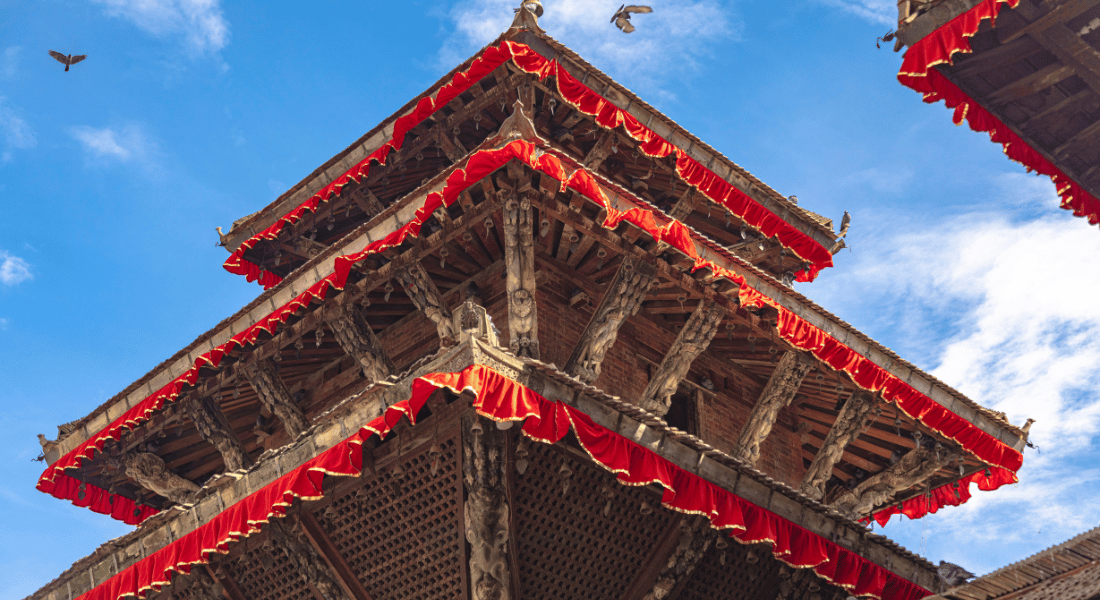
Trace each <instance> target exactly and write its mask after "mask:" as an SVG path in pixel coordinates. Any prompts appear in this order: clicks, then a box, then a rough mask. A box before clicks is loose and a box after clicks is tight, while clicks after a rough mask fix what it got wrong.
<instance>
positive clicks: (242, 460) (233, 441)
mask: <svg viewBox="0 0 1100 600" xmlns="http://www.w3.org/2000/svg"><path fill="white" fill-rule="evenodd" d="M181 405H182V407H183V411H184V412H185V413H186V414H187V417H188V418H189V419H191V422H192V423H194V424H195V428H196V429H198V430H199V435H200V436H201V437H202V439H204V440H206V441H207V442H209V443H210V444H211V445H213V446H214V447H215V448H217V450H218V453H219V454H221V455H222V461H223V462H224V463H225V470H226V471H239V470H241V469H245V468H248V467H250V466H252V459H251V458H249V457H248V453H247V452H245V450H244V444H242V443H241V440H240V439H239V438H238V437H237V435H236V434H235V433H233V428H232V427H230V426H229V419H227V418H226V417H225V413H223V412H222V409H221V405H219V404H218V402H217V401H215V400H214V399H213V398H212V397H209V396H207V397H205V398H200V397H199V396H198V395H196V394H191V395H190V396H188V397H187V398H186V399H185V400H184V401H183V402H182V403H181Z"/></svg>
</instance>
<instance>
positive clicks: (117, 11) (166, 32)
mask: <svg viewBox="0 0 1100 600" xmlns="http://www.w3.org/2000/svg"><path fill="white" fill-rule="evenodd" d="M93 1H94V2H95V3H96V4H100V5H102V6H103V7H104V9H105V10H106V12H107V14H108V15H111V16H113V17H119V18H123V19H126V20H128V21H130V22H132V23H133V24H134V25H136V26H137V27H138V28H139V29H142V30H144V31H146V32H148V33H150V34H152V35H154V36H157V37H175V36H181V37H182V38H183V41H184V43H185V44H186V46H187V48H188V49H189V50H190V51H191V52H193V53H195V54H208V53H216V52H218V51H219V50H221V49H222V48H224V47H225V46H226V45H227V44H228V43H229V23H228V22H226V20H225V15H224V14H223V13H222V8H221V0H93Z"/></svg>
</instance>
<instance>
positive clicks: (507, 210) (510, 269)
mask: <svg viewBox="0 0 1100 600" xmlns="http://www.w3.org/2000/svg"><path fill="white" fill-rule="evenodd" d="M534 227H535V223H534V217H533V216H532V211H531V201H530V200H529V199H528V198H527V197H526V196H525V195H524V196H522V197H521V198H518V199H517V198H511V199H509V200H508V202H507V203H506V204H505V206H504V262H505V265H506V267H507V281H506V284H507V292H508V330H509V332H510V334H511V339H510V340H509V342H508V346H509V347H510V348H511V350H512V353H513V354H515V355H516V356H523V357H527V358H534V359H538V358H539V336H538V334H539V325H538V323H539V321H538V309H537V307H536V303H535V287H536V284H535V229H534Z"/></svg>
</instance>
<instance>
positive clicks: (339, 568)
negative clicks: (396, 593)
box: [298, 510, 374, 600]
mask: <svg viewBox="0 0 1100 600" xmlns="http://www.w3.org/2000/svg"><path fill="white" fill-rule="evenodd" d="M298 521H299V522H300V523H301V525H302V532H303V533H304V534H305V537H306V539H307V540H308V541H309V544H310V546H312V547H313V549H314V550H316V551H317V553H318V554H320V555H321V558H323V559H324V561H325V563H327V564H328V568H329V570H330V572H331V573H332V575H333V576H335V578H336V582H337V583H338V584H340V587H341V588H343V589H344V593H346V594H347V595H348V596H350V597H351V598H352V599H353V600H374V598H373V597H372V596H371V595H370V593H368V592H367V589H366V588H364V587H363V584H362V582H360V581H359V578H358V577H356V576H355V571H354V570H353V569H352V568H351V565H349V564H348V562H347V560H345V559H344V556H343V555H342V554H340V550H339V549H338V548H337V547H336V544H334V543H333V542H332V539H331V538H330V537H329V535H328V533H326V532H325V529H324V528H323V527H322V526H321V524H320V523H318V522H317V519H316V518H315V517H314V516H313V513H311V512H309V511H308V510H300V511H299V512H298Z"/></svg>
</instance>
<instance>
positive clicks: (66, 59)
mask: <svg viewBox="0 0 1100 600" xmlns="http://www.w3.org/2000/svg"><path fill="white" fill-rule="evenodd" d="M50 56H52V57H54V58H56V59H57V62H59V63H61V64H63V65H65V70H66V71H68V70H69V67H70V66H71V65H75V64H76V63H78V62H80V61H82V60H84V59H85V58H88V55H86V54H77V55H76V56H73V55H72V54H70V55H68V56H65V55H64V54H62V53H60V52H55V51H53V50H50Z"/></svg>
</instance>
